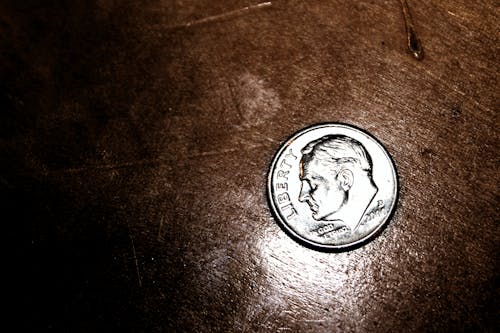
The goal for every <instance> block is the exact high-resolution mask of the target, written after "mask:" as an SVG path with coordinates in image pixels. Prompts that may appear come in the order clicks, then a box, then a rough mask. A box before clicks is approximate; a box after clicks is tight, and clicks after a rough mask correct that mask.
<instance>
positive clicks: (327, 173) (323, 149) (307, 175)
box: [267, 123, 398, 249]
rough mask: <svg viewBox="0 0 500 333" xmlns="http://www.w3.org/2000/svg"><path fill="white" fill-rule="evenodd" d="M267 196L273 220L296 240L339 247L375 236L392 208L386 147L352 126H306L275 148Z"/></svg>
mask: <svg viewBox="0 0 500 333" xmlns="http://www.w3.org/2000/svg"><path fill="white" fill-rule="evenodd" d="M267 192H268V197H269V203H270V206H271V210H272V212H273V214H274V215H275V217H276V219H277V220H278V221H279V223H281V225H282V226H283V227H284V228H285V230H287V231H288V232H289V234H291V235H292V236H293V237H294V238H295V239H297V240H299V241H302V242H305V243H306V244H308V245H311V246H314V247H319V248H322V249H342V248H346V247H350V246H354V245H357V244H360V243H362V242H364V241H365V240H367V239H369V238H370V237H372V236H374V235H375V234H376V233H377V231H379V230H380V229H381V228H382V226H383V225H384V224H385V223H386V222H387V221H388V220H389V218H390V216H391V215H392V212H393V210H394V208H395V206H396V200H397V192H398V183H397V175H396V168H395V166H394V163H393V161H392V159H391V157H390V156H389V154H388V152H387V151H386V150H385V148H384V147H383V146H382V145H381V144H380V143H379V142H378V141H377V140H376V139H375V138H374V137H372V136H371V135H369V134H368V133H366V132H364V131H362V130H360V129H357V128H355V127H352V126H348V125H344V124H336V123H326V124H319V125H314V126H311V127H308V128H305V129H303V130H301V131H299V132H297V133H295V134H294V135H293V136H292V137H290V138H289V139H288V140H287V141H286V142H285V143H284V144H283V145H282V146H281V148H280V149H279V150H278V152H277V153H276V155H275V156H274V159H273V162H272V164H271V169H270V171H269V174H268V182H267Z"/></svg>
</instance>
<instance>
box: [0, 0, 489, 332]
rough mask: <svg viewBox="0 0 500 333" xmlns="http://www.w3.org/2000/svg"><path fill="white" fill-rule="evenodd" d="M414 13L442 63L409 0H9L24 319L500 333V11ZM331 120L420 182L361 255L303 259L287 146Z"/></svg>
mask: <svg viewBox="0 0 500 333" xmlns="http://www.w3.org/2000/svg"><path fill="white" fill-rule="evenodd" d="M408 4H409V9H410V14H411V17H412V18H413V27H412V28H413V29H414V31H415V32H416V33H417V36H418V38H419V39H420V41H421V42H422V46H423V51H424V57H423V59H422V60H417V59H416V58H415V57H414V56H413V55H412V54H411V53H410V52H409V51H408V49H407V42H408V39H407V36H406V30H405V24H404V17H405V15H403V11H402V7H401V2H400V1H397V0H391V1H370V0H364V1H308V2H304V1H281V0H276V1H272V2H271V3H259V2H258V1H255V2H252V1H239V0H238V1H159V0H152V1H114V0H99V1H87V2H84V1H52V2H51V1H32V0H28V1H3V2H2V3H1V4H0V51H1V52H0V78H1V80H0V105H1V123H0V124H1V132H0V134H1V138H0V140H1V141H0V142H1V149H2V157H1V158H2V163H1V168H2V174H1V182H0V188H1V189H2V196H3V200H2V202H3V204H4V207H3V211H4V218H3V221H4V223H5V225H7V230H8V232H6V238H8V242H7V244H9V251H7V252H5V254H6V255H7V256H8V263H9V264H10V263H12V264H14V265H16V266H23V267H24V269H23V270H17V269H11V270H8V272H10V273H9V274H8V275H9V276H11V278H12V280H13V281H12V288H10V289H11V292H12V294H13V297H14V301H13V303H12V306H11V310H12V311H13V312H14V313H15V314H16V315H18V316H19V317H21V318H22V320H18V321H16V322H15V325H16V326H17V327H19V329H20V330H23V329H24V330H33V331H43V330H47V329H52V330H54V331H68V332H95V331H104V330H107V331H109V330H111V331H115V330H124V331H144V332H151V331H159V332H387V331H393V332H424V331H431V332H432V331H434V332H444V331H448V332H455V331H471V332H493V331H496V330H497V329H498V325H499V320H498V318H499V317H498V308H499V307H498V299H499V298H498V291H499V290H498V283H497V281H498V254H499V253H498V243H499V230H498V218H499V214H498V204H499V192H498V165H499V160H498V153H497V152H498V139H499V138H498V82H497V79H498V60H499V59H498V54H499V52H498V21H499V16H498V6H496V4H495V3H494V1H474V2H473V1H464V0H462V1H453V2H452V1H434V0H424V1H408ZM412 43H413V44H412ZM410 44H412V45H413V46H415V45H416V44H415V40H414V39H412V40H410ZM321 122H341V123H346V124H351V125H354V126H356V127H359V128H362V129H364V130H366V131H368V132H369V133H371V134H372V135H373V136H375V137H376V138H378V140H380V142H381V143H383V145H384V146H385V147H386V148H387V150H388V151H389V153H390V154H391V155H392V157H393V159H394V161H395V164H396V167H397V170H398V175H399V201H398V204H397V207H396V211H395V214H394V216H393V217H392V219H391V221H390V222H389V224H388V225H387V227H386V228H384V229H383V230H382V232H381V233H380V234H379V235H378V236H377V237H375V238H374V239H372V240H371V241H370V242H368V243H366V244H364V245H363V246H361V247H357V248H355V249H351V250H347V251H340V252H321V251H316V250H313V249H310V248H308V247H305V246H303V245H302V244H299V243H297V242H296V241H295V240H293V239H292V238H290V237H289V235H288V234H287V233H285V232H284V230H283V229H281V228H280V227H279V225H278V223H276V221H275V219H274V217H273V216H272V214H271V211H270V209H269V207H268V202H267V199H266V176H267V172H268V169H269V166H270V163H271V160H272V157H273V154H274V153H275V151H276V150H277V149H278V148H279V146H280V144H281V143H282V142H284V141H285V140H286V139H287V138H288V137H289V136H290V135H291V134H292V133H294V132H296V131H298V130H300V129H301V128H304V127H306V126H309V125H312V124H316V123H321ZM17 236H20V237H17ZM11 243H12V244H11ZM26 263H28V264H26ZM26 268H27V269H28V271H27V272H24V271H25V270H26ZM18 275H19V276H18ZM20 282H21V283H20ZM21 284H22V286H18V285H21ZM10 286H11V285H9V287H10ZM9 294H10V293H9Z"/></svg>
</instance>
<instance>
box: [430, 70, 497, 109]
mask: <svg viewBox="0 0 500 333" xmlns="http://www.w3.org/2000/svg"><path fill="white" fill-rule="evenodd" d="M424 71H425V73H427V75H429V76H430V77H432V78H433V79H435V80H436V81H438V82H439V83H440V84H442V85H443V86H444V87H446V88H447V89H448V90H453V91H455V92H456V93H458V94H460V95H462V96H463V97H465V99H466V100H467V101H469V102H471V103H473V104H474V105H476V106H477V107H478V108H480V109H482V110H483V111H487V112H489V113H491V114H495V112H494V111H493V110H492V109H490V108H489V107H487V106H484V105H483V104H481V103H479V102H478V101H476V100H475V99H474V98H472V97H470V96H469V95H467V94H466V93H465V92H463V91H462V90H460V88H458V87H457V86H456V85H451V84H449V83H447V82H446V80H444V79H442V78H441V77H439V76H437V75H436V74H434V73H432V72H431V71H430V70H428V69H425V70H424Z"/></svg>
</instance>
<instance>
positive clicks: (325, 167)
mask: <svg viewBox="0 0 500 333" xmlns="http://www.w3.org/2000/svg"><path fill="white" fill-rule="evenodd" d="M371 164H372V163H371V159H370V155H369V154H368V153H367V152H366V150H365V149H364V147H363V146H362V145H361V144H360V143H359V142H358V141H356V140H354V139H352V138H349V137H347V136H345V135H326V136H324V137H322V138H320V139H318V140H314V141H312V142H310V143H309V144H307V146H306V147H304V148H303V149H302V158H301V161H300V173H299V176H300V180H301V190H300V194H299V201H301V202H307V204H308V205H309V207H310V208H311V211H312V217H313V218H314V219H315V220H318V221H321V220H323V221H338V223H339V224H343V225H345V226H347V227H348V228H349V230H355V229H356V227H357V226H358V224H359V222H360V220H361V216H362V215H363V213H364V210H365V209H366V207H368V204H369V203H370V202H371V201H372V199H373V197H374V196H375V194H376V193H377V190H378V189H377V186H376V185H375V184H374V182H373V179H372V176H371V169H372V165H371ZM363 207H364V208H365V209H363Z"/></svg>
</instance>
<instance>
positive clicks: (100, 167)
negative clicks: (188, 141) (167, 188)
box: [43, 158, 167, 175]
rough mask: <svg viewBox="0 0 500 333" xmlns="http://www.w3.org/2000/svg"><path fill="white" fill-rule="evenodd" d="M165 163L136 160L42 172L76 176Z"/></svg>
mask: <svg viewBox="0 0 500 333" xmlns="http://www.w3.org/2000/svg"><path fill="white" fill-rule="evenodd" d="M164 162H167V160H165V159H163V158H153V159H146V160H138V161H132V162H123V163H106V164H96V165H85V166H83V167H80V168H67V169H57V170H47V171H45V172H43V173H44V174H45V175H58V174H78V173H82V172H87V171H113V170H117V169H126V168H130V167H136V166H140V165H148V164H161V163H164Z"/></svg>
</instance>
